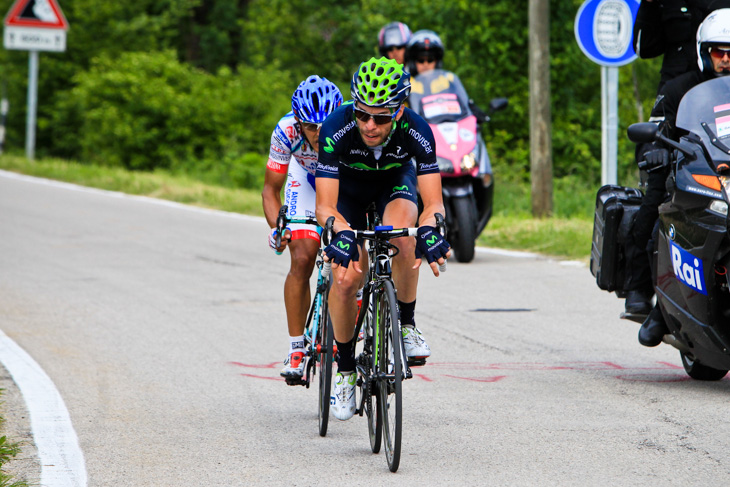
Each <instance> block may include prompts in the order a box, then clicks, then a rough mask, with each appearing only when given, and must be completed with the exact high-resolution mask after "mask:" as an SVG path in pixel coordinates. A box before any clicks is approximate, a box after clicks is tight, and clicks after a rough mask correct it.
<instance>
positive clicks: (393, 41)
mask: <svg viewBox="0 0 730 487" xmlns="http://www.w3.org/2000/svg"><path fill="white" fill-rule="evenodd" d="M410 38H411V29H409V28H408V26H407V25H406V24H404V23H403V22H391V23H389V24H386V25H385V26H384V27H383V28H382V29H380V32H379V33H378V49H379V50H380V55H381V56H386V57H387V55H388V51H389V50H390V48H391V47H406V45H407V44H408V41H409V40H410Z"/></svg>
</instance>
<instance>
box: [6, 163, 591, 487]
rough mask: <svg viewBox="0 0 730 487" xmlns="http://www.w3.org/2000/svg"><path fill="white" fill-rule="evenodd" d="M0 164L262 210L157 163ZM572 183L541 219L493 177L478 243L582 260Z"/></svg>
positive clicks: (581, 223) (584, 238) (587, 191)
mask: <svg viewBox="0 0 730 487" xmlns="http://www.w3.org/2000/svg"><path fill="white" fill-rule="evenodd" d="M263 161H264V159H262V161H261V166H262V172H263ZM0 169H5V170H8V171H13V172H17V173H21V174H27V175H31V176H39V177H44V178H49V179H55V180H58V181H65V182H70V183H76V184H80V185H83V186H90V187H94V188H100V189H107V190H111V191H120V192H123V193H128V194H134V195H143V196H150V197H153V198H161V199H166V200H170V201H176V202H179V203H186V204H191V205H197V206H201V207H205V208H215V209H219V210H224V211H232V212H237V213H244V214H248V215H258V216H263V211H262V209H261V191H260V189H246V188H233V187H225V186H222V185H215V184H211V183H205V182H201V181H200V180H198V179H194V178H192V177H190V176H188V175H185V174H180V173H177V174H176V173H174V172H171V171H167V170H162V169H158V170H156V171H154V172H145V171H128V170H126V169H123V168H113V167H111V168H110V167H103V166H97V165H89V164H79V163H74V162H69V161H64V160H61V159H51V158H49V159H41V160H37V161H29V160H28V159H26V158H25V157H22V156H12V155H1V156H0ZM574 183H575V184H573V183H572V182H571V181H569V180H568V179H565V180H562V181H561V183H560V184H556V188H555V203H556V204H555V206H556V212H555V216H554V217H553V218H548V219H542V220H540V219H534V218H532V217H531V216H530V192H529V186H528V184H527V183H514V182H509V181H505V182H501V183H500V182H499V181H497V183H496V185H495V188H496V190H495V197H494V201H495V205H494V206H495V213H494V216H493V217H492V220H491V221H490V223H489V225H487V228H486V230H485V231H484V233H483V234H482V235H481V237H480V238H479V245H482V246H488V247H499V248H504V249H512V250H524V251H529V252H537V253H541V254H546V255H552V256H556V257H562V258H569V259H582V260H586V259H587V258H588V256H589V255H590V248H591V231H592V227H593V201H594V200H593V198H594V195H595V188H583V189H580V188H579V185H578V182H574ZM0 487H1V486H0Z"/></svg>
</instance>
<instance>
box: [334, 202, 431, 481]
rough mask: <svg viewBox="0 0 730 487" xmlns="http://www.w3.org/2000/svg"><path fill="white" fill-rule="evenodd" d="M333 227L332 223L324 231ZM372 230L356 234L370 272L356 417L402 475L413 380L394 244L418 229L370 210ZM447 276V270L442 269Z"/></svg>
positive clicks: (360, 318)
mask: <svg viewBox="0 0 730 487" xmlns="http://www.w3.org/2000/svg"><path fill="white" fill-rule="evenodd" d="M436 220H437V227H438V229H439V232H440V233H441V234H444V232H445V225H444V218H443V216H442V215H441V214H436ZM328 226H329V221H328V222H327V225H325V229H327V227H328ZM368 228H369V230H354V232H355V238H356V239H364V240H365V241H366V243H367V245H366V246H367V255H368V271H367V278H366V282H365V286H364V289H363V299H362V308H361V311H360V313H359V315H358V320H357V324H356V326H355V333H354V338H353V341H358V338H357V337H358V336H359V334H360V331H361V330H362V331H363V339H362V343H363V346H362V352H361V353H360V354H359V355H358V356H357V374H358V378H357V387H358V390H359V394H358V396H359V399H358V401H357V404H358V408H357V410H356V413H357V414H359V415H360V416H363V414H364V415H365V416H366V417H367V420H368V433H369V436H370V447H371V449H372V451H373V453H378V452H380V446H381V441H382V443H383V444H384V446H385V456H386V459H387V461H388V468H389V469H390V471H391V472H395V471H397V470H398V466H399V464H400V456H401V437H402V426H403V411H402V407H403V399H402V388H403V384H402V383H403V380H405V379H409V378H411V377H412V376H413V375H412V373H411V370H410V367H409V366H408V361H407V360H404V357H405V356H406V355H405V349H404V347H403V336H402V334H401V326H400V312H399V309H398V299H397V296H396V290H395V285H394V284H393V278H392V271H391V259H392V258H393V257H395V256H396V255H397V254H398V252H399V249H398V247H396V246H395V245H393V244H392V243H390V240H391V239H394V238H399V237H414V236H416V234H417V231H418V228H400V229H396V228H393V227H392V226H383V225H380V218H379V217H378V215H377V213H376V212H375V210H374V208H372V207H371V208H369V210H368ZM441 270H442V271H443V270H445V266H442V267H441Z"/></svg>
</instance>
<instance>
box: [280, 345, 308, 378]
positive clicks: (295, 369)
mask: <svg viewBox="0 0 730 487" xmlns="http://www.w3.org/2000/svg"><path fill="white" fill-rule="evenodd" d="M306 362H307V361H306V360H305V359H304V352H302V351H296V352H292V353H290V354H289V356H288V357H287V358H286V360H284V368H283V369H281V374H280V375H281V376H282V377H285V378H287V379H301V378H302V377H303V376H304V365H305V364H306Z"/></svg>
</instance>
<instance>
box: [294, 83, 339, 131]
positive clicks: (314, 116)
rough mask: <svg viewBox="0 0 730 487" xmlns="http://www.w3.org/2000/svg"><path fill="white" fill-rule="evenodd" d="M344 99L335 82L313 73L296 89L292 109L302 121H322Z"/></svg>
mask: <svg viewBox="0 0 730 487" xmlns="http://www.w3.org/2000/svg"><path fill="white" fill-rule="evenodd" d="M342 101H343V99H342V93H340V90H339V88H337V86H336V85H335V84H334V83H332V82H331V81H329V80H328V79H327V78H320V77H319V76H317V75H313V76H310V77H309V78H307V79H305V80H304V81H302V82H301V83H299V86H298V87H297V89H296V90H294V94H293V95H292V97H291V109H292V112H294V115H295V116H296V117H297V118H298V119H299V120H301V121H302V122H306V123H322V122H324V119H325V118H327V115H329V114H330V113H332V112H334V111H335V108H337V107H339V106H340V105H341V104H342Z"/></svg>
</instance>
